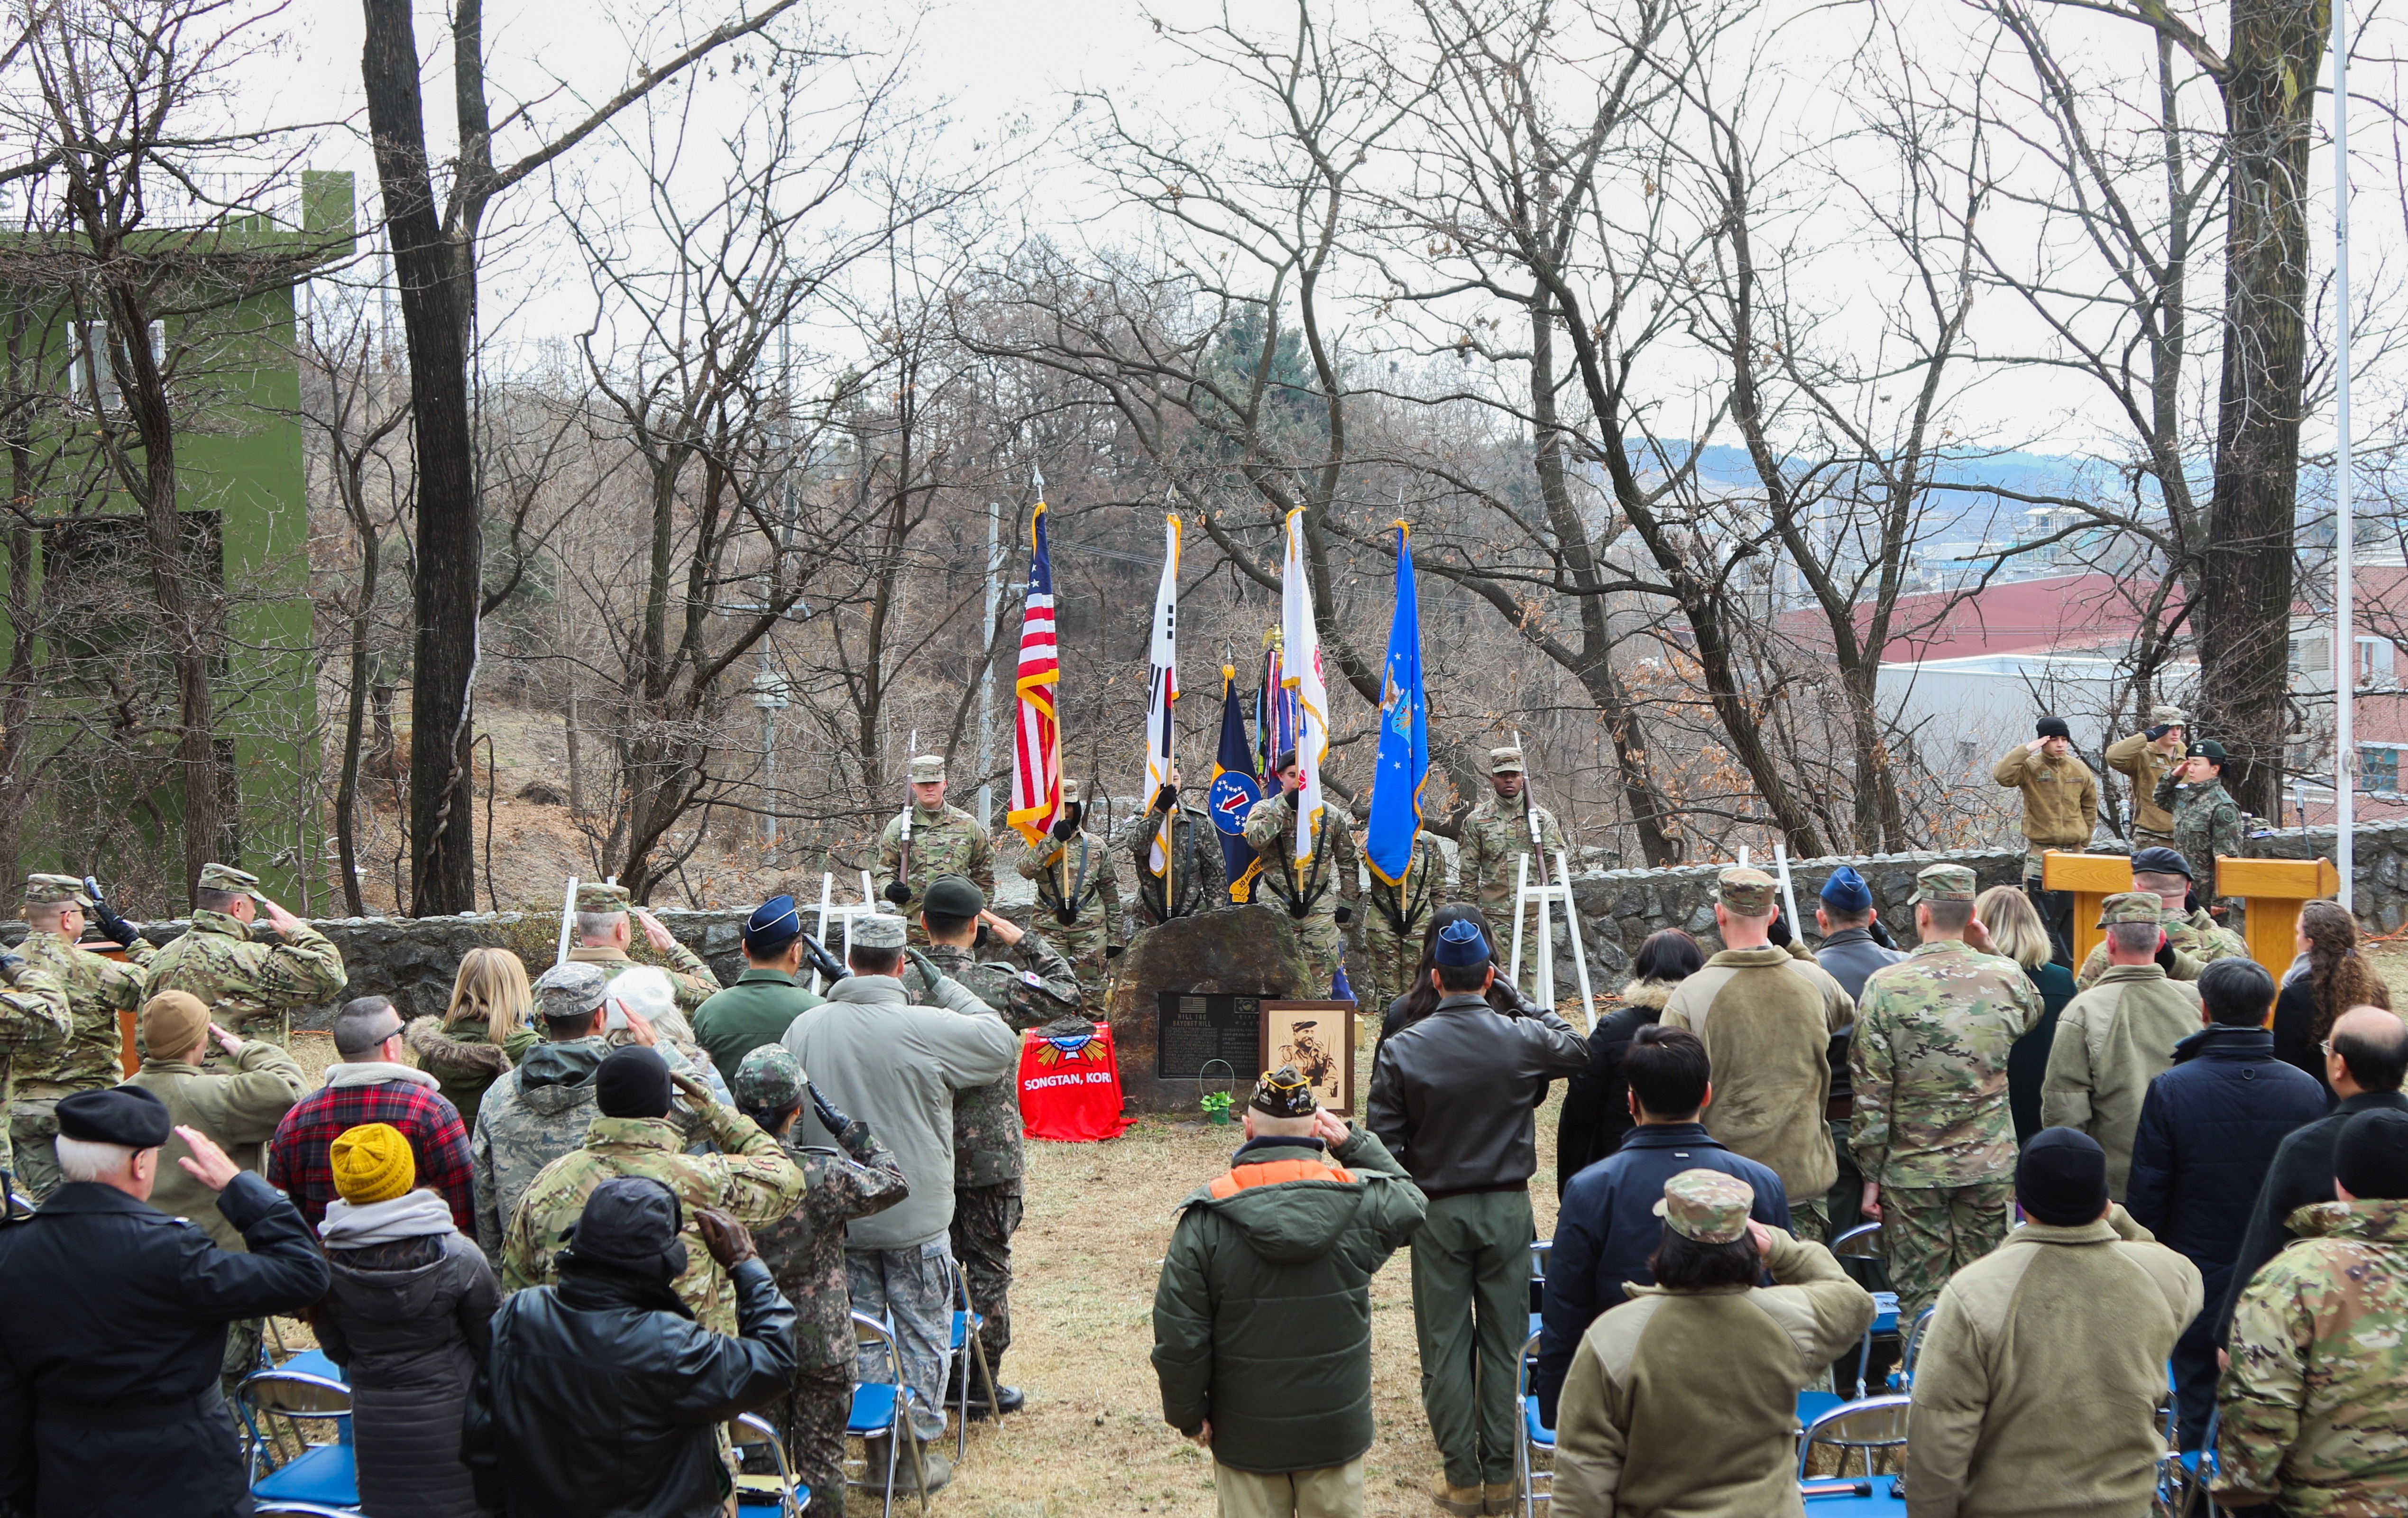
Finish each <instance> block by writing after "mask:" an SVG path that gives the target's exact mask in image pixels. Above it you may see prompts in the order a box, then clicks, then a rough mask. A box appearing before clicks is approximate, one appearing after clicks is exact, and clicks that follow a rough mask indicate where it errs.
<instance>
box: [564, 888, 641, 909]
mask: <svg viewBox="0 0 2408 1518" xmlns="http://www.w3.org/2000/svg"><path fill="white" fill-rule="evenodd" d="M629 899H630V897H629V896H628V894H627V888H626V887H625V886H624V885H612V884H611V883H610V882H609V881H578V882H577V909H578V910H579V911H581V912H623V911H625V910H626V909H627V903H628V901H629Z"/></svg>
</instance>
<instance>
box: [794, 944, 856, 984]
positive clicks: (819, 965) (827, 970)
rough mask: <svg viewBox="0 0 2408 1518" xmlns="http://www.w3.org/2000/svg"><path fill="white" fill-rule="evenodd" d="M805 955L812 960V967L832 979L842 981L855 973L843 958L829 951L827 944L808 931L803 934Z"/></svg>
mask: <svg viewBox="0 0 2408 1518" xmlns="http://www.w3.org/2000/svg"><path fill="white" fill-rule="evenodd" d="M803 957H804V958H805V959H808V960H810V963H811V968H813V969H815V970H817V971H819V972H820V973H821V974H822V975H824V976H826V977H827V978H828V979H829V980H831V981H841V980H843V979H844V978H845V977H846V976H848V975H851V974H852V973H853V970H852V968H851V967H849V966H847V965H846V964H845V962H844V961H843V960H840V959H839V958H837V957H836V955H834V954H832V953H829V952H828V951H827V945H826V944H824V943H822V942H820V940H819V939H817V938H812V937H811V936H810V934H808V933H806V934H804V935H803Z"/></svg>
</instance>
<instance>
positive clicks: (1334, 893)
mask: <svg viewBox="0 0 2408 1518" xmlns="http://www.w3.org/2000/svg"><path fill="white" fill-rule="evenodd" d="M1279 780H1280V791H1279V795H1269V796H1265V797H1264V798H1263V799H1261V800H1260V801H1257V802H1255V803H1254V809H1253V810H1251V811H1249V812H1247V813H1246V842H1247V844H1248V845H1249V846H1250V847H1251V848H1253V850H1254V852H1256V853H1258V854H1260V855H1261V856H1262V860H1263V871H1262V873H1261V874H1260V875H1257V876H1256V877H1254V881H1255V886H1254V889H1255V892H1256V895H1255V896H1254V899H1255V900H1256V901H1264V900H1269V901H1275V902H1277V903H1279V904H1280V905H1281V906H1283V907H1285V908H1286V909H1287V914H1288V915H1289V916H1290V917H1292V918H1294V919H1296V928H1297V936H1298V937H1299V938H1302V939H1303V940H1304V956H1305V961H1306V963H1307V964H1309V965H1311V966H1312V972H1313V980H1314V982H1315V983H1314V985H1313V988H1312V994H1313V995H1316V996H1320V995H1328V992H1327V991H1326V989H1325V988H1326V987H1327V986H1329V985H1330V984H1331V983H1332V982H1334V981H1336V980H1337V978H1338V967H1339V966H1340V965H1341V964H1343V963H1344V962H1345V959H1346V924H1349V923H1352V922H1353V921H1355V896H1356V895H1358V894H1359V893H1360V892H1361V890H1362V881H1361V870H1360V868H1359V867H1358V866H1359V864H1360V861H1359V859H1358V857H1357V855H1356V853H1355V824H1354V823H1352V822H1351V821H1350V820H1349V819H1348V818H1347V815H1346V809H1345V807H1344V806H1343V805H1340V804H1333V803H1331V802H1325V803H1324V805H1323V806H1322V809H1321V834H1320V837H1319V838H1318V839H1317V840H1316V841H1315V843H1314V845H1313V850H1312V862H1311V863H1310V864H1309V865H1307V866H1305V869H1304V871H1303V873H1302V875H1301V876H1299V875H1298V873H1297V867H1296V809H1297V799H1296V798H1297V795H1300V794H1301V793H1302V792H1303V790H1304V773H1303V771H1302V770H1301V769H1299V768H1298V767H1297V762H1296V755H1295V754H1293V753H1283V754H1282V755H1280V762H1279Z"/></svg>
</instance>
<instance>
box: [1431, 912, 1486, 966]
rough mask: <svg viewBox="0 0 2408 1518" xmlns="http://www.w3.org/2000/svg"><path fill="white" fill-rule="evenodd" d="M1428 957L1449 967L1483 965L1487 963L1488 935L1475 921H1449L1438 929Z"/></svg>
mask: <svg viewBox="0 0 2408 1518" xmlns="http://www.w3.org/2000/svg"><path fill="white" fill-rule="evenodd" d="M1430 959H1431V961H1432V962H1433V963H1435V964H1440V965H1444V966H1446V967H1448V968H1450V969H1462V968H1464V967H1467V966H1470V965H1485V964H1487V963H1488V935H1486V934H1484V933H1483V932H1481V931H1480V924H1477V923H1460V922H1458V923H1449V924H1446V926H1444V927H1442V928H1440V929H1439V930H1438V942H1437V943H1435V944H1433V945H1432V946H1431V948H1430Z"/></svg>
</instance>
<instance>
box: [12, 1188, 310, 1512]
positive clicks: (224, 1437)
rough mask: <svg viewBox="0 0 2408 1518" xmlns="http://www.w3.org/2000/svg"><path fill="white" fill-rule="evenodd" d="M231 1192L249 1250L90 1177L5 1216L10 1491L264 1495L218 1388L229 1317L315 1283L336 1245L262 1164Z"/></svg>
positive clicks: (254, 1312)
mask: <svg viewBox="0 0 2408 1518" xmlns="http://www.w3.org/2000/svg"><path fill="white" fill-rule="evenodd" d="M218 1210H219V1211H220V1212H221V1213H222V1214H223V1215H224V1217H225V1219H226V1221H227V1222H229V1223H231V1224H234V1225H235V1227H236V1230H237V1231H239V1232H240V1233H241V1235H242V1238H243V1242H244V1244H245V1245H246V1246H247V1247H248V1248H249V1249H250V1251H251V1253H247V1254H232V1253H227V1252H226V1251H224V1250H222V1249H220V1248H218V1247H217V1245H216V1244H214V1243H212V1242H210V1240H209V1236H208V1234H206V1233H204V1232H202V1231H201V1230H200V1229H199V1228H196V1227H193V1225H192V1224H188V1223H185V1222H184V1221H183V1220H181V1219H179V1218H173V1217H169V1216H168V1215H167V1214H166V1213H165V1212H161V1211H157V1210H153V1209H152V1208H150V1207H149V1206H147V1205H145V1204H144V1203H141V1202H137V1201H136V1200H135V1199H134V1198H133V1197H131V1196H126V1195H125V1194H124V1193H123V1192H121V1191H118V1190H116V1189H114V1188H112V1187H109V1186H104V1185H100V1184H98V1183H96V1182H91V1181H80V1182H78V1181H71V1182H69V1183H68V1184H66V1185H65V1186H62V1187H60V1188H59V1190H58V1191H57V1192H55V1193H54V1194H52V1196H51V1197H50V1200H49V1201H48V1202H46V1203H44V1204H43V1206H42V1209H41V1210H40V1211H38V1212H36V1213H35V1214H34V1215H33V1217H32V1218H30V1219H28V1220H26V1221H24V1222H22V1223H16V1224H9V1225H8V1226H7V1227H5V1228H0V1509H14V1510H17V1511H23V1512H25V1513H29V1514H32V1515H34V1518H119V1515H121V1514H124V1513H136V1512H157V1513H175V1514H177V1515H178V1518H217V1515H219V1514H222V1513H235V1512H244V1513H247V1512H249V1511H251V1495H250V1491H249V1489H248V1487H247V1485H246V1482H245V1481H244V1476H243V1466H242V1456H241V1454H240V1452H239V1451H237V1450H236V1447H235V1439H234V1425H233V1424H232V1423H231V1422H230V1421H229V1419H228V1416H227V1412H226V1406H225V1399H224V1398H223V1396H221V1395H220V1393H219V1391H218V1369H219V1361H220V1360H221V1359H222V1358H223V1357H224V1354H225V1330H226V1325H227V1324H229V1323H232V1322H234V1321H235V1320H236V1319H237V1318H256V1317H262V1316H265V1315H266V1314H268V1313H272V1312H292V1311H294V1310H297V1309H300V1308H303V1307H307V1306H308V1304H310V1303H311V1302H314V1301H316V1300H317V1299H318V1297H319V1296H320V1295H321V1294H322V1293H323V1292H324V1291H325V1289H326V1262H325V1259H324V1258H323V1257H322V1255H320V1254H319V1253H318V1245H317V1242H316V1240H314V1239H311V1238H310V1237H309V1228H308V1224H305V1223H303V1222H302V1221H301V1214H300V1213H299V1212H297V1211H294V1209H293V1205H292V1204H291V1203H290V1202H287V1201H286V1200H285V1199H284V1198H283V1197H281V1196H278V1195H277V1194H276V1192H275V1191H274V1189H273V1188H271V1187H270V1186H269V1185H268V1184H267V1182H266V1181H262V1180H261V1179H259V1177H257V1176H255V1175H250V1174H243V1175H237V1176H236V1177H235V1178H234V1181H232V1182H231V1183H230V1184H229V1185H227V1187H226V1189H225V1190H224V1192H222V1194H220V1196H219V1197H218Z"/></svg>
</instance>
